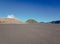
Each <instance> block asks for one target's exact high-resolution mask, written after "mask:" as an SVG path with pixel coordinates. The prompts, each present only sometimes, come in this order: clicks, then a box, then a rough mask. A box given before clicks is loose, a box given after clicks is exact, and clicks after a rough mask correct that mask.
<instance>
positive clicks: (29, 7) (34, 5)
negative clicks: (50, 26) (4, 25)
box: [0, 0, 60, 22]
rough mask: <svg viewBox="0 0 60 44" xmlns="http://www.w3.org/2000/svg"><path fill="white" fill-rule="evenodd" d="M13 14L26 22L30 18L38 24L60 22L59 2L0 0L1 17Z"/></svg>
mask: <svg viewBox="0 0 60 44" xmlns="http://www.w3.org/2000/svg"><path fill="white" fill-rule="evenodd" d="M9 14H13V15H14V16H15V17H16V18H18V19H20V20H22V21H26V20H28V19H30V18H32V19H35V20H37V21H38V22H49V21H53V20H60V1H59V0H0V17H6V16H7V15H9Z"/></svg>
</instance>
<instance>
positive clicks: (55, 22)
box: [50, 20, 60, 24]
mask: <svg viewBox="0 0 60 44" xmlns="http://www.w3.org/2000/svg"><path fill="white" fill-rule="evenodd" d="M50 23H53V24H60V20H56V21H52V22H50Z"/></svg>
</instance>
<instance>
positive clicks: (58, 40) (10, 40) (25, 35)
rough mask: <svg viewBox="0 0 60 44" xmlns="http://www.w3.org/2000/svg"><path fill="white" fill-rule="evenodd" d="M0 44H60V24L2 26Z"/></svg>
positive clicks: (0, 26)
mask: <svg viewBox="0 0 60 44" xmlns="http://www.w3.org/2000/svg"><path fill="white" fill-rule="evenodd" d="M0 44H60V24H0Z"/></svg>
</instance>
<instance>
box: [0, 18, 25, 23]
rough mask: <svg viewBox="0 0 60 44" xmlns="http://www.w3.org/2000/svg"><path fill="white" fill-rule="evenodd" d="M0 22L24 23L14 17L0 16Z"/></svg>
mask: <svg viewBox="0 0 60 44" xmlns="http://www.w3.org/2000/svg"><path fill="white" fill-rule="evenodd" d="M0 24H24V23H23V22H22V21H19V20H17V19H15V18H0Z"/></svg>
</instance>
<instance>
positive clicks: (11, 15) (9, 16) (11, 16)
mask: <svg viewBox="0 0 60 44" xmlns="http://www.w3.org/2000/svg"><path fill="white" fill-rule="evenodd" d="M7 18H15V17H14V15H13V14H10V15H8V16H7Z"/></svg>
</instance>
